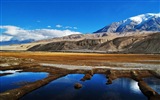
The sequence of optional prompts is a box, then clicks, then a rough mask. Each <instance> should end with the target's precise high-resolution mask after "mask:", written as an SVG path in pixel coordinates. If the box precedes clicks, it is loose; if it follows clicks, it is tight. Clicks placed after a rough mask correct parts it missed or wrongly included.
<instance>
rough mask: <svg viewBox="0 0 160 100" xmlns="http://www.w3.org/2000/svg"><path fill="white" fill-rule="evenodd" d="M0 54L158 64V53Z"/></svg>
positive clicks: (62, 61)
mask: <svg viewBox="0 0 160 100" xmlns="http://www.w3.org/2000/svg"><path fill="white" fill-rule="evenodd" d="M0 56H4V57H17V58H30V59H34V60H35V62H41V63H54V64H68V65H88V66H95V65H100V66H101V65H108V62H111V63H114V62H129V63H145V64H158V65H159V64H160V55H158V54H96V53H63V52H0Z"/></svg>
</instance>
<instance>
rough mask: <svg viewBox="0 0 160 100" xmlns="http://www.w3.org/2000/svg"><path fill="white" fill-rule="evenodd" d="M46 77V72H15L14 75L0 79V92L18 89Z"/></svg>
mask: <svg viewBox="0 0 160 100" xmlns="http://www.w3.org/2000/svg"><path fill="white" fill-rule="evenodd" d="M47 76H48V73H46V72H16V73H14V74H10V75H6V76H1V77H0V92H4V91H6V90H10V89H15V88H19V87H20V86H24V85H26V84H28V83H31V82H35V81H37V80H41V79H43V78H45V77H47Z"/></svg>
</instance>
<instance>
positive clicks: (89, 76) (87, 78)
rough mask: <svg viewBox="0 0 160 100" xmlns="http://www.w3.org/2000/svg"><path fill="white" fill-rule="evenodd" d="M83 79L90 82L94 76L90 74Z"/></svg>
mask: <svg viewBox="0 0 160 100" xmlns="http://www.w3.org/2000/svg"><path fill="white" fill-rule="evenodd" d="M83 78H84V79H86V80H90V79H91V78H92V76H91V75H90V74H85V76H84V77H83Z"/></svg>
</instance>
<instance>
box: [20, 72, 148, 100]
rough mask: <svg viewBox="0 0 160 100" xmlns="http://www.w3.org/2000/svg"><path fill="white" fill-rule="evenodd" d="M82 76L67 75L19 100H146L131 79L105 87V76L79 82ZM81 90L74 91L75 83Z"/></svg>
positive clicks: (116, 81)
mask: <svg viewBox="0 0 160 100" xmlns="http://www.w3.org/2000/svg"><path fill="white" fill-rule="evenodd" d="M83 76H84V75H83V74H69V75H67V76H65V77H62V78H59V79H57V80H54V81H52V82H50V83H49V84H48V85H46V86H43V87H41V88H39V89H37V90H35V91H33V92H31V93H29V94H27V95H25V96H24V97H23V98H21V100H45V99H47V100H147V97H145V96H144V95H143V94H142V92H141V91H140V89H139V87H138V83H137V82H136V81H134V80H132V79H128V78H119V79H116V80H114V81H113V83H112V84H110V85H106V82H107V79H106V77H105V75H102V74H95V75H94V76H93V77H92V79H91V80H87V81H85V82H82V81H79V80H80V79H81V78H82V77H83ZM77 82H78V83H81V84H82V85H83V87H82V88H81V89H78V90H76V89H74V84H75V83H77Z"/></svg>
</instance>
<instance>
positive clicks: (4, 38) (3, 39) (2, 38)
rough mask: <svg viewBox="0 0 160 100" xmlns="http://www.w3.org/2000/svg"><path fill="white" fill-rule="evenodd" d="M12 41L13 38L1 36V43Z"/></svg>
mask: <svg viewBox="0 0 160 100" xmlns="http://www.w3.org/2000/svg"><path fill="white" fill-rule="evenodd" d="M11 39H12V36H7V35H1V36H0V41H1V42H3V41H10V40H11Z"/></svg>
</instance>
